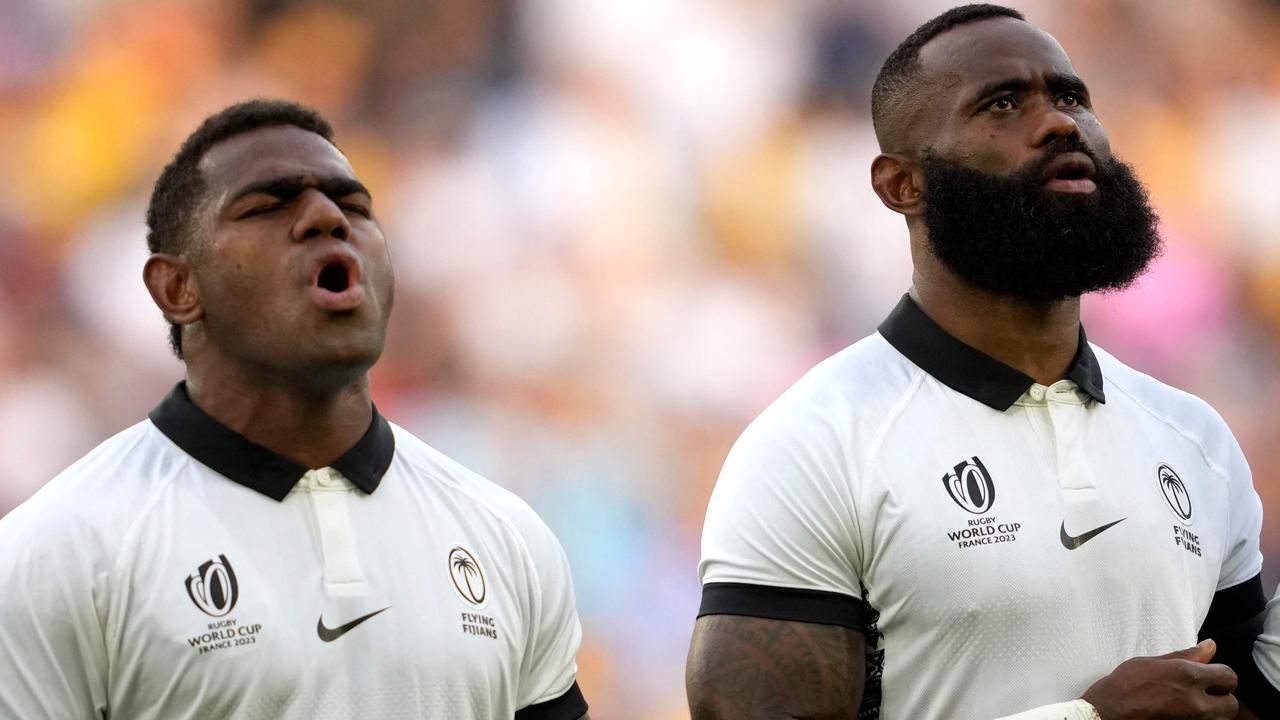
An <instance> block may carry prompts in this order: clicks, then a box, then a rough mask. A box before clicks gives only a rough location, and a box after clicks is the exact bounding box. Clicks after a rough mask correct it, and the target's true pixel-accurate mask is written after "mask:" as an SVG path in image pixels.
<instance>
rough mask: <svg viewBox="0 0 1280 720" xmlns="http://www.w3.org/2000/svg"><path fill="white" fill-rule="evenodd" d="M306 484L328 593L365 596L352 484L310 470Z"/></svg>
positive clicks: (328, 470) (328, 472) (334, 475)
mask: <svg viewBox="0 0 1280 720" xmlns="http://www.w3.org/2000/svg"><path fill="white" fill-rule="evenodd" d="M305 482H306V485H307V489H308V490H309V493H308V494H309V495H310V497H311V507H312V510H313V511H314V512H315V519H316V527H317V529H318V530H319V534H320V548H321V551H322V553H323V556H324V568H323V570H324V589H325V593H326V594H327V595H329V596H331V597H351V596H357V595H363V594H365V580H364V570H363V568H362V567H361V565H360V547H359V544H358V542H357V541H356V534H355V530H354V528H353V526H352V523H351V514H350V507H349V505H350V502H351V489H352V485H351V483H350V482H349V481H348V480H347V479H346V478H344V477H343V476H342V474H341V473H339V472H338V471H337V470H334V469H333V468H327V467H325V468H320V469H319V470H309V471H307V474H306V476H305Z"/></svg>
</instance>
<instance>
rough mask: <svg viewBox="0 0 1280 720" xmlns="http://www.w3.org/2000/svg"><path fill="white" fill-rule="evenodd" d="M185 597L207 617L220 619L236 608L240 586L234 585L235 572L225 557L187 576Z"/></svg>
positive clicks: (206, 564) (222, 556)
mask: <svg viewBox="0 0 1280 720" xmlns="http://www.w3.org/2000/svg"><path fill="white" fill-rule="evenodd" d="M187 596H188V597H190V598H191V602H193V603H195V606H196V607H197V608H199V609H200V612H202V613H204V614H205V615H208V616H209V617H222V616H224V615H227V614H228V613H230V612H231V611H232V610H234V609H235V607H236V601H237V600H239V599H240V586H239V585H238V584H237V583H236V571H235V570H232V569H231V561H230V560H227V556H226V555H219V556H218V559H217V560H210V561H208V562H206V563H205V564H203V565H201V566H200V567H199V568H197V569H196V573H195V574H194V575H188V576H187Z"/></svg>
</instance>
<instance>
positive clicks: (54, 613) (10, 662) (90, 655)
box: [0, 508, 107, 720]
mask: <svg viewBox="0 0 1280 720" xmlns="http://www.w3.org/2000/svg"><path fill="white" fill-rule="evenodd" d="M99 547H100V544H99V543H95V542H86V541H85V540H84V538H83V536H80V535H78V534H76V532H75V531H74V529H68V528H66V527H64V526H61V525H57V524H54V525H49V524H47V523H44V522H41V518H40V516H39V515H38V513H36V512H33V511H31V510H30V509H29V508H28V509H26V511H24V510H23V509H22V508H20V509H19V510H17V511H15V512H14V513H13V514H12V515H10V516H8V517H5V518H3V519H0V718H32V719H33V720H35V719H36V718H67V720H91V719H93V720H96V719H97V718H101V717H105V715H106V710H107V692H106V691H107V687H106V685H107V683H106V677H107V654H106V640H105V638H104V635H103V632H102V628H101V626H100V623H99V618H98V614H97V612H96V609H95V606H94V588H93V580H92V577H93V573H92V569H91V568H92V565H93V553H94V552H96V551H97V549H98V548H99Z"/></svg>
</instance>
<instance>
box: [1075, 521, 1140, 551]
mask: <svg viewBox="0 0 1280 720" xmlns="http://www.w3.org/2000/svg"><path fill="white" fill-rule="evenodd" d="M1124 521H1125V518H1120V519H1119V520H1116V521H1115V522H1109V523H1107V524H1106V525H1103V526H1102V527H1096V528H1094V529H1092V530H1090V531H1089V532H1087V533H1085V534H1083V535H1076V536H1074V537H1073V536H1071V535H1068V534H1067V522H1066V521H1065V520H1063V521H1062V533H1061V539H1062V547H1064V548H1066V549H1068V550H1075V549H1076V548H1078V547H1080V546H1081V545H1083V544H1085V543H1087V542H1089V541H1090V540H1092V539H1094V538H1095V537H1097V536H1098V535H1100V534H1102V532H1103V531H1104V530H1106V529H1107V528H1109V527H1111V526H1112V525H1118V524H1120V523H1122V522H1124Z"/></svg>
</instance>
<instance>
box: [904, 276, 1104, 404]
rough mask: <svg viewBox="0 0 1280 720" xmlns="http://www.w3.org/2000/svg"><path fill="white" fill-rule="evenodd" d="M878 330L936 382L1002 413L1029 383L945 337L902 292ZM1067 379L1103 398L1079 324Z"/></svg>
mask: <svg viewBox="0 0 1280 720" xmlns="http://www.w3.org/2000/svg"><path fill="white" fill-rule="evenodd" d="M880 334H881V335H883V336H884V339H885V340H888V341H889V344H890V345H892V346H893V347H894V348H896V349H897V351H898V352H900V353H902V354H903V355H906V356H907V359H908V360H910V361H911V362H913V363H915V364H916V365H919V366H920V368H921V369H922V370H924V371H925V372H927V373H929V374H930V375H932V376H933V377H935V378H937V379H938V382H940V383H942V384H943V385H946V386H947V387H949V388H951V389H952V390H955V391H956V392H960V393H964V394H965V395H968V396H969V397H971V398H973V399H974V400H977V401H978V402H980V403H982V404H984V405H988V406H990V407H992V408H995V409H996V410H1000V411H1002V412H1003V411H1005V410H1008V409H1009V408H1010V407H1011V406H1012V405H1013V403H1014V402H1016V401H1017V400H1018V398H1020V397H1022V394H1023V393H1025V392H1026V391H1027V390H1028V389H1030V388H1031V386H1032V385H1034V384H1035V380H1033V379H1031V378H1030V377H1028V376H1026V375H1023V374H1022V373H1021V372H1019V371H1018V370H1014V369H1013V368H1011V367H1009V366H1008V365H1005V364H1004V363H1002V362H1000V361H999V360H996V359H995V358H993V357H991V356H989V355H986V354H984V353H983V352H982V351H980V350H977V349H974V348H972V347H969V346H968V345H965V344H964V343H962V342H960V341H959V340H957V339H955V338H954V337H952V336H951V335H948V334H947V331H946V330H943V329H942V328H940V327H938V324H937V323H935V322H934V321H933V320H931V319H929V316H928V315H925V314H924V311H923V310H921V309H920V306H919V305H916V303H915V301H914V300H912V299H911V296H910V295H903V296H902V301H901V302H899V303H898V306H897V307H895V308H894V309H893V312H891V313H889V317H887V318H885V321H884V322H882V323H880ZM1067 378H1068V379H1070V380H1071V381H1072V382H1074V383H1075V384H1076V385H1079V386H1080V389H1081V390H1083V391H1085V392H1086V393H1088V395H1089V396H1090V397H1092V398H1093V399H1094V400H1097V401H1098V402H1100V403H1105V402H1106V401H1107V398H1106V396H1105V395H1104V394H1103V392H1102V368H1101V367H1100V366H1099V365H1098V358H1097V357H1096V356H1095V355H1094V354H1093V349H1092V348H1090V347H1089V340H1088V338H1086V337H1085V335H1084V326H1083V325H1082V326H1080V346H1079V347H1078V348H1077V349H1076V357H1075V359H1074V360H1072V361H1071V368H1070V369H1069V370H1067Z"/></svg>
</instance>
